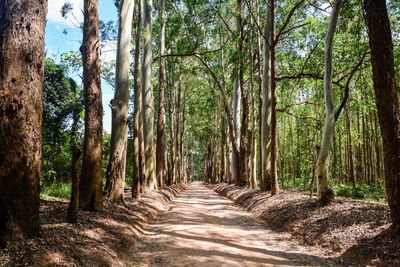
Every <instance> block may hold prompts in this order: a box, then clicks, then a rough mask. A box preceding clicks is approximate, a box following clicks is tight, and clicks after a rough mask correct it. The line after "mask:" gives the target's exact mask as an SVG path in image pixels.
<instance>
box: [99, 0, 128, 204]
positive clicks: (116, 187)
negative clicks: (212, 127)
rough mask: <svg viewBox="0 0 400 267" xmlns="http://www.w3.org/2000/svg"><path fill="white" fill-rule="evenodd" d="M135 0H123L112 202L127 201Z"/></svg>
mask: <svg viewBox="0 0 400 267" xmlns="http://www.w3.org/2000/svg"><path fill="white" fill-rule="evenodd" d="M134 6H135V2H134V0H121V1H120V6H119V29H118V45H117V58H116V66H115V93H114V99H113V100H112V101H111V112H112V129H111V146H110V159H109V162H108V168H107V170H108V172H107V184H106V188H105V190H106V192H107V196H108V197H109V198H110V200H111V202H113V203H116V204H123V203H124V188H123V185H124V181H125V164H126V155H125V153H126V149H125V147H126V145H127V141H128V140H127V139H128V125H129V119H128V102H129V56H130V52H131V46H130V44H131V32H132V17H133V8H134Z"/></svg>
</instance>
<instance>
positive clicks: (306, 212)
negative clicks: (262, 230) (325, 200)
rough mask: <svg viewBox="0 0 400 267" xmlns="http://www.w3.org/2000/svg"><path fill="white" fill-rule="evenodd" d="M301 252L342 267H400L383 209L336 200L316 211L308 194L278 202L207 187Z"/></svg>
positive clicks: (399, 247)
mask: <svg viewBox="0 0 400 267" xmlns="http://www.w3.org/2000/svg"><path fill="white" fill-rule="evenodd" d="M208 187H209V188H210V189H214V190H215V191H216V192H218V193H219V194H221V195H223V196H225V197H227V198H229V199H231V200H232V201H234V202H235V203H236V204H237V205H239V206H240V207H242V208H244V209H247V210H248V211H250V212H251V213H252V214H253V215H255V216H256V217H257V218H259V219H261V220H263V221H264V222H266V223H267V224H268V225H271V226H272V227H274V228H275V229H276V230H278V231H281V232H282V233H287V234H290V235H291V236H292V239H293V240H295V241H297V242H298V243H299V244H302V245H304V246H309V247H312V248H313V249H314V250H315V251H319V253H320V255H324V257H328V258H330V259H333V260H335V261H336V262H339V263H341V264H343V265H345V266H400V239H399V238H396V237H395V236H396V235H395V233H394V231H393V229H392V227H391V223H390V221H391V220H390V211H389V207H388V205H387V204H384V203H374V202H367V201H356V200H349V199H343V198H337V199H335V201H334V202H333V204H332V205H330V206H327V207H320V206H319V205H318V204H317V203H316V198H315V197H314V198H310V196H309V195H308V193H307V194H306V193H304V192H298V191H294V190H283V191H281V193H280V194H279V195H278V196H274V197H271V196H270V194H269V193H266V192H261V191H260V190H258V189H249V188H243V187H236V186H234V185H228V184H217V185H208Z"/></svg>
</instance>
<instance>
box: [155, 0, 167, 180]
mask: <svg viewBox="0 0 400 267" xmlns="http://www.w3.org/2000/svg"><path fill="white" fill-rule="evenodd" d="M158 9H159V18H160V70H159V81H158V119H157V148H156V176H157V183H158V185H159V186H164V183H163V181H164V177H163V170H164V165H165V160H164V128H165V109H164V82H165V79H164V70H165V58H164V57H163V55H164V54H165V3H164V0H159V8H158Z"/></svg>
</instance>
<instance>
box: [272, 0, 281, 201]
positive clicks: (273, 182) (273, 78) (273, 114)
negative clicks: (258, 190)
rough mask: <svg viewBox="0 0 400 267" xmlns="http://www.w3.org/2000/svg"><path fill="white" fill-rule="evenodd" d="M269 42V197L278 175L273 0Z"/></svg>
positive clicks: (274, 189)
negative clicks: (271, 43) (270, 41)
mask: <svg viewBox="0 0 400 267" xmlns="http://www.w3.org/2000/svg"><path fill="white" fill-rule="evenodd" d="M271 20H272V22H271V40H273V42H274V44H273V46H272V49H271V170H270V181H271V195H272V196H273V195H277V194H279V184H278V175H277V173H276V142H277V130H276V129H277V128H276V105H277V100H276V79H275V78H276V40H275V0H272V1H271Z"/></svg>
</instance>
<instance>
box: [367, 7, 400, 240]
mask: <svg viewBox="0 0 400 267" xmlns="http://www.w3.org/2000/svg"><path fill="white" fill-rule="evenodd" d="M364 7H365V11H366V17H367V25H368V30H369V31H368V36H369V44H370V48H371V62H372V73H373V82H374V89H375V95H376V96H375V97H376V106H377V108H378V115H379V122H380V126H381V132H382V137H383V151H384V165H385V181H386V190H387V195H388V202H389V207H390V213H391V217H392V221H393V225H394V228H395V230H396V231H397V233H398V235H399V236H400V105H399V98H398V90H397V87H396V79H395V72H394V57H393V42H392V33H391V30H390V22H389V18H388V13H387V10H386V1H384V0H365V1H364Z"/></svg>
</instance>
